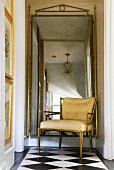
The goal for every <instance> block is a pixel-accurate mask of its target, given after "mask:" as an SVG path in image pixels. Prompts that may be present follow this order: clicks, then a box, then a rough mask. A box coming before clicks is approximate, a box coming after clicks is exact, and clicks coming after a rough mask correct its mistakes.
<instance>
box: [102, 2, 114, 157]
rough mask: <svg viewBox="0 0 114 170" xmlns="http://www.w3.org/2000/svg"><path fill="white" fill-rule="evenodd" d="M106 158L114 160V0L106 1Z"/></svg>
mask: <svg viewBox="0 0 114 170" xmlns="http://www.w3.org/2000/svg"><path fill="white" fill-rule="evenodd" d="M104 3H105V4H104V137H105V139H104V158H106V159H109V160H111V159H114V128H113V126H114V125H113V124H114V0H110V1H109V0H105V1H104Z"/></svg>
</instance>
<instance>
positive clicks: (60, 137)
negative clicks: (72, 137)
mask: <svg viewBox="0 0 114 170" xmlns="http://www.w3.org/2000/svg"><path fill="white" fill-rule="evenodd" d="M61 143H62V132H61V131H60V136H59V149H61Z"/></svg>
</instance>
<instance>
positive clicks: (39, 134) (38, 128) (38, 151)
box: [38, 128, 40, 153]
mask: <svg viewBox="0 0 114 170" xmlns="http://www.w3.org/2000/svg"><path fill="white" fill-rule="evenodd" d="M38 153H40V128H38Z"/></svg>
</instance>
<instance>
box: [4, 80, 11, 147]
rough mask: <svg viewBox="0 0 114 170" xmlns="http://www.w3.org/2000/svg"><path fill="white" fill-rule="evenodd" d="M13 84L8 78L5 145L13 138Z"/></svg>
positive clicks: (6, 87) (6, 83) (6, 85)
mask: <svg viewBox="0 0 114 170" xmlns="http://www.w3.org/2000/svg"><path fill="white" fill-rule="evenodd" d="M12 84H13V82H11V81H10V80H8V79H7V78H6V81H5V144H7V143H8V142H9V141H10V140H11V136H12V97H13V95H12V94H13V93H12V92H13V85H12Z"/></svg>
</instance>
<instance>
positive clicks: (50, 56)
mask: <svg viewBox="0 0 114 170" xmlns="http://www.w3.org/2000/svg"><path fill="white" fill-rule="evenodd" d="M58 6H59V5H58ZM58 6H57V7H58ZM66 8H67V5H66V6H65V9H66ZM71 8H72V7H71ZM45 9H46V10H47V9H51V12H55V14H56V12H57V14H56V15H54V14H53V15H52V13H51V14H50V13H49V12H50V11H45ZM45 9H41V10H40V9H39V10H36V14H35V15H33V16H32V29H33V30H32V31H33V32H34V36H35V29H36V28H35V27H34V26H35V23H36V25H37V26H38V32H37V33H36V35H37V38H38V39H37V41H36V42H37V46H38V57H39V65H38V68H40V69H39V75H44V78H41V76H39V75H38V78H39V79H38V81H39V82H40V87H38V88H39V89H40V90H39V91H40V93H38V94H39V98H41V100H39V101H42V100H43V101H44V104H43V102H40V103H38V107H39V108H40V111H39V112H38V114H40V113H41V114H40V119H41V120H43V119H45V115H44V111H46V110H47V111H52V112H56V111H57V112H58V111H59V110H58V108H60V102H59V101H60V98H61V97H84V98H86V97H91V96H94V97H95V98H96V99H97V87H96V79H97V75H96V74H97V73H96V70H97V68H96V18H95V15H96V8H94V15H88V12H89V11H88V10H86V11H85V12H87V14H85V15H83V14H82V13H83V12H84V11H83V12H82V13H80V14H79V15H76V14H75V11H73V12H74V13H73V14H72V15H69V13H67V15H65V14H64V12H63V13H62V14H61V13H60V12H61V11H54V9H53V7H48V8H45ZM73 9H74V8H73ZM43 12H47V13H48V14H47V15H46V14H44V13H43ZM58 12H59V14H58ZM66 12H67V11H66ZM68 12H69V11H68ZM70 12H72V11H70ZM49 14H50V15H49ZM34 36H33V37H32V49H33V48H34ZM80 37H81V38H80ZM65 43H66V45H65ZM78 47H79V48H78ZM42 49H43V50H44V51H43V52H42ZM73 51H75V53H74V52H73ZM66 53H69V54H70V56H69V58H68V62H69V61H70V63H71V64H72V65H73V73H74V77H73V79H68V78H66V79H65V77H64V76H63V75H62V72H61V70H62V66H63V64H64V63H65V62H66V58H65V54H66ZM32 56H33V58H34V56H35V55H34V53H33V54H32ZM74 57H75V59H74ZM33 58H32V59H33ZM75 60H77V61H78V62H77V65H76V61H75ZM41 65H43V66H42V67H41ZM31 71H32V70H31ZM45 72H46V75H45ZM53 74H54V75H53ZM55 75H56V76H55ZM59 75H60V77H61V79H59ZM80 77H81V78H80ZM63 80H64V83H63ZM55 82H56V83H57V84H55ZM60 82H62V83H61V84H60ZM72 82H73V83H74V84H73V86H72V88H69V86H70V85H71V84H72ZM67 83H68V86H67ZM47 86H48V88H45V87H47ZM65 87H67V89H66V93H65V94H63V92H64V91H65ZM60 88H61V89H60ZM54 89H56V90H55V91H54ZM44 91H45V93H44ZM69 92H70V93H69ZM71 92H72V95H71ZM76 95H77V96H76ZM54 96H56V97H54ZM54 98H55V99H54ZM31 100H32V98H31ZM52 100H53V101H52ZM50 101H51V103H50ZM55 103H56V104H55ZM57 107H58V108H57ZM43 108H44V109H45V110H43ZM54 108H56V110H54ZM37 111H38V110H37ZM31 115H32V112H31ZM32 116H33V115H32ZM50 117H51V118H52V119H53V118H54V116H50ZM55 117H56V115H55ZM56 118H57V117H56ZM58 118H59V117H58ZM93 124H94V127H93V135H94V136H96V137H98V116H97V107H96V113H95V116H94V123H93ZM31 126H34V125H31ZM32 128H33V127H32Z"/></svg>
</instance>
